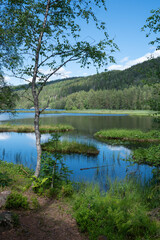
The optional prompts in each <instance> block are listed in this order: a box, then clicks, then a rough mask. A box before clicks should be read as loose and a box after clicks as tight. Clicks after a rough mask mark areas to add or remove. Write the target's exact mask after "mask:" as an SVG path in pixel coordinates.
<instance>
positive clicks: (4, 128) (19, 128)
mask: <svg viewBox="0 0 160 240" xmlns="http://www.w3.org/2000/svg"><path fill="white" fill-rule="evenodd" d="M73 129H74V128H73V127H72V126H69V125H62V124H58V125H41V126H40V132H41V133H52V132H68V131H72V130H73ZM0 132H19V133H31V132H34V126H32V125H11V124H3V125H0Z"/></svg>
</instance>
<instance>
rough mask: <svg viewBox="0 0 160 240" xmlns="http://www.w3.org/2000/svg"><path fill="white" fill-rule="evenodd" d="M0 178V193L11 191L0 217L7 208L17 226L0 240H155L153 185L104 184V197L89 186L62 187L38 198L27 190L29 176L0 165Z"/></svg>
mask: <svg viewBox="0 0 160 240" xmlns="http://www.w3.org/2000/svg"><path fill="white" fill-rule="evenodd" d="M0 174H5V176H6V177H5V181H3V184H4V185H3V187H2V186H1V187H0V191H5V190H8V191H11V194H10V195H9V196H10V197H9V198H8V200H7V205H6V207H4V208H3V210H1V211H0V213H1V212H5V211H6V210H8V207H7V206H10V207H9V210H10V211H11V212H12V213H14V214H15V215H16V218H15V215H14V221H15V220H16V222H15V223H16V225H15V226H14V225H13V226H12V227H9V229H7V228H6V229H4V230H3V234H1V232H0V237H1V239H2V240H5V239H13V238H14V239H16V240H21V239H25V240H27V239H28V237H30V238H32V239H33V240H37V238H40V237H43V238H44V239H53V236H54V239H62V240H66V239H71V240H75V239H77V240H84V239H85V240H87V239H90V240H97V239H99V237H100V236H105V237H107V238H109V239H111V240H115V239H116V240H122V239H123V240H127V239H130V238H131V239H153V238H154V239H157V240H158V239H159V236H160V228H159V227H160V219H159V215H158V214H159V211H157V212H156V214H155V210H156V209H158V206H159V200H160V198H159V197H158V196H159V195H157V194H158V192H157V193H156V192H155V185H153V186H152V185H151V187H145V188H144V186H141V185H139V184H138V183H137V182H135V180H134V179H133V180H132V179H130V180H129V179H126V180H124V181H121V182H117V181H115V182H114V183H112V184H111V182H110V183H109V182H108V191H107V192H106V193H105V192H102V191H100V189H99V188H98V187H97V186H93V185H91V184H90V185H85V184H81V185H80V184H75V183H73V185H72V183H70V182H68V183H64V182H62V183H61V184H59V185H57V186H55V188H56V189H57V190H58V191H56V192H53V191H51V189H48V188H46V189H45V188H44V189H43V192H41V196H39V195H37V194H35V192H34V191H33V190H32V188H31V184H32V180H33V179H32V178H31V177H32V172H30V170H29V169H27V168H24V167H23V166H22V165H14V164H9V163H5V162H2V161H0ZM0 176H1V175H0ZM0 179H1V178H0ZM42 181H43V179H42ZM0 183H1V181H0ZM40 188H41V186H40V185H39V189H40ZM53 193H54V194H53ZM55 193H56V194H55ZM152 193H154V194H153V196H152V198H150V197H149V196H150V195H151V194H152ZM48 194H49V195H48ZM13 196H14V201H12V199H13ZM19 196H21V198H19ZM24 200H25V205H23V204H22V203H24ZM8 203H10V205H8ZM17 204H19V205H18V206H20V207H18V210H17ZM23 206H24V207H23ZM77 225H78V227H77ZM78 229H79V230H78ZM82 233H83V234H82Z"/></svg>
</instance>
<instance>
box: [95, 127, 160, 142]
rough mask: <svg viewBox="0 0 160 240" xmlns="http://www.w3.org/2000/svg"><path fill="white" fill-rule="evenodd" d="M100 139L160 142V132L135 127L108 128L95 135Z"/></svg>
mask: <svg viewBox="0 0 160 240" xmlns="http://www.w3.org/2000/svg"><path fill="white" fill-rule="evenodd" d="M94 136H95V137H96V138H98V139H99V140H103V141H107V140H121V141H136V142H160V132H159V131H156V130H152V131H149V132H142V131H141V130H138V129H134V130H128V129H108V130H101V131H99V132H97V133H95V135H94Z"/></svg>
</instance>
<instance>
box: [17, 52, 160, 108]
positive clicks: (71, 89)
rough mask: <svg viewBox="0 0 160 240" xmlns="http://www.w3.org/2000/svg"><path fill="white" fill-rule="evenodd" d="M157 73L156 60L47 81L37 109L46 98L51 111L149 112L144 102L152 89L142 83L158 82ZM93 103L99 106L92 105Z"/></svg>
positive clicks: (159, 68)
mask: <svg viewBox="0 0 160 240" xmlns="http://www.w3.org/2000/svg"><path fill="white" fill-rule="evenodd" d="M158 72H160V57H159V58H156V59H151V60H148V61H145V62H143V63H141V64H137V65H135V66H132V67H131V68H128V69H126V70H123V71H117V70H114V71H108V72H104V73H100V74H96V75H92V76H88V77H78V78H70V79H64V80H57V81H53V82H49V83H48V84H47V85H46V86H45V88H44V90H43V91H42V93H41V100H40V102H41V106H42V107H44V106H45V104H46V102H47V98H48V97H50V99H51V101H50V105H49V107H51V108H66V109H76V108H80V109H83V108H109V109H120V108H123V109H142V108H143V109H149V106H148V103H147V100H148V99H149V98H150V97H151V95H152V91H153V89H152V88H151V87H149V86H147V85H146V84H148V83H152V84H153V83H159V81H160V80H159V78H158V74H157V73H158ZM19 92H20V93H21V91H19ZM91 95H92V96H91ZM100 95H101V96H100ZM100 97H101V100H100V99H99V98H100ZM106 97H107V99H108V100H106ZM84 98H85V99H86V101H85V102H84ZM92 98H94V101H93V100H92ZM115 98H117V100H116V101H115ZM125 98H126V99H125ZM130 98H134V102H133V101H131V102H130V103H129V99H130ZM87 99H88V100H87ZM96 100H97V102H99V103H97V104H95V101H96ZM144 100H145V102H144ZM117 101H118V102H117ZM91 102H93V103H91ZM111 102H112V103H111ZM17 107H18V108H21V107H24V108H30V107H32V103H31V102H27V101H25V103H23V104H22V101H20V102H18V103H17Z"/></svg>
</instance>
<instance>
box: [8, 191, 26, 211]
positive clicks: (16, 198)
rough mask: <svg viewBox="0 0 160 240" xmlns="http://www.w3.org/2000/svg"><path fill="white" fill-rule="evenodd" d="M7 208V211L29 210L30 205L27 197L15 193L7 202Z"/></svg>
mask: <svg viewBox="0 0 160 240" xmlns="http://www.w3.org/2000/svg"><path fill="white" fill-rule="evenodd" d="M5 208H7V209H19V208H23V209H28V208H29V203H28V200H27V197H25V196H23V195H22V194H21V193H18V192H13V193H11V194H10V195H9V196H8V198H7V201H6V205H5Z"/></svg>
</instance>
